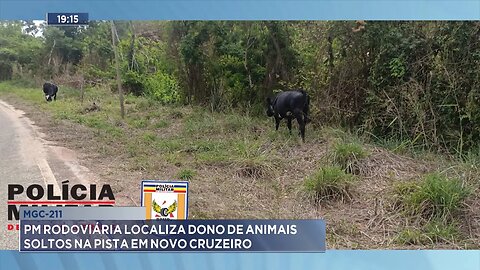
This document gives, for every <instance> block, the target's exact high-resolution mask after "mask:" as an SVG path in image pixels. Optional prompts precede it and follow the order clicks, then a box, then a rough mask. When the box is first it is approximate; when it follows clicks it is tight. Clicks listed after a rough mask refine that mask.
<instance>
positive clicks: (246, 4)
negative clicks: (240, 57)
mask: <svg viewBox="0 0 480 270" xmlns="http://www.w3.org/2000/svg"><path fill="white" fill-rule="evenodd" d="M25 7H28V8H25ZM48 12H86V13H88V14H89V19H90V20H358V19H363V20H479V19H480V1H478V0H459V1H455V0H418V1H413V0H396V1H393V0H383V1H382V0H376V1H372V0H367V1H360V0H337V1H334V0H299V1H292V0H290V1H287V0H256V1H254V0H210V1H206V0H187V1H185V0H183V1H181V0H180V1H178V0H177V1H173V0H160V1H151V0H140V1H135V0H132V1H126V0H83V1H71V0H70V1H42V0H35V1H34V0H30V1H23V0H0V20H19V19H23V20H44V19H45V14H46V13H48Z"/></svg>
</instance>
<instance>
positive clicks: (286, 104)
mask: <svg viewBox="0 0 480 270" xmlns="http://www.w3.org/2000/svg"><path fill="white" fill-rule="evenodd" d="M309 107H310V97H309V96H308V94H307V93H306V92H305V91H304V90H293V91H285V92H281V93H279V94H278V95H277V96H276V97H275V98H274V99H273V100H272V99H271V98H267V116H268V117H272V116H273V117H274V118H275V129H276V130H278V126H279V125H280V120H282V119H283V118H285V119H287V126H288V130H289V131H290V134H291V133H292V120H293V119H294V118H295V119H297V122H298V126H299V129H300V135H301V136H302V141H303V142H305V125H306V124H307V123H308V122H310V121H311V120H310V118H308V113H309Z"/></svg>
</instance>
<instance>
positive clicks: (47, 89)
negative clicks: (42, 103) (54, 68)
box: [43, 82, 58, 101]
mask: <svg viewBox="0 0 480 270" xmlns="http://www.w3.org/2000/svg"><path fill="white" fill-rule="evenodd" d="M57 92H58V86H56V85H55V84H53V83H48V82H47V83H44V84H43V93H44V94H45V100H46V101H52V99H53V100H57Z"/></svg>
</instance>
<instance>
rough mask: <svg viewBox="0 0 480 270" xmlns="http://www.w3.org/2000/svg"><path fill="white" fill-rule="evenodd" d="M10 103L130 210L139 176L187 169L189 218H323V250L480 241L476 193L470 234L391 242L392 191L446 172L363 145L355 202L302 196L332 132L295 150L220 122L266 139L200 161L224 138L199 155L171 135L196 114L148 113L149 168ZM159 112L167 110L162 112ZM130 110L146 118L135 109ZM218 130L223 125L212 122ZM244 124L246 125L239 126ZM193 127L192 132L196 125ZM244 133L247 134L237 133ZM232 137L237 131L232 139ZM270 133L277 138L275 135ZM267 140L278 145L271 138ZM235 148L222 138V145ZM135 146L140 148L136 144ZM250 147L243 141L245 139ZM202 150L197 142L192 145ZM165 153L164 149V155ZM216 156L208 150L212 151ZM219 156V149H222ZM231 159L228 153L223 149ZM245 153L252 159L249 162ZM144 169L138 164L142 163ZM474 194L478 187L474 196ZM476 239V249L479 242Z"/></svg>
mask: <svg viewBox="0 0 480 270" xmlns="http://www.w3.org/2000/svg"><path fill="white" fill-rule="evenodd" d="M9 102H10V103H12V104H13V105H15V106H18V107H20V108H21V109H22V110H24V111H26V112H27V116H28V117H30V118H32V120H34V121H35V122H36V124H37V125H38V126H40V127H42V130H43V132H44V133H46V134H47V135H48V137H50V138H54V139H55V141H57V142H58V143H59V144H60V145H63V146H66V147H69V148H71V149H74V150H76V151H77V152H79V153H81V160H83V163H84V165H85V166H86V167H88V168H90V169H91V170H92V171H95V172H96V173H98V174H99V175H100V176H101V177H102V179H103V181H105V182H108V183H110V184H112V186H113V187H114V189H115V192H116V193H115V195H116V197H117V198H122V199H121V203H120V205H122V204H123V205H136V204H139V202H140V198H139V196H140V192H139V186H140V181H141V180H142V179H175V178H176V176H177V174H178V173H179V171H180V170H181V169H182V168H183V166H189V167H191V168H192V169H194V170H195V172H196V174H195V177H193V178H192V179H191V180H190V192H191V193H190V194H189V196H190V197H189V202H190V205H189V210H190V213H189V218H192V219H205V218H209V219H220V218H230V219H240V218H251V219H307V218H323V219H325V220H326V222H327V247H328V248H329V249H417V248H433V249H451V248H466V247H467V248H472V247H475V244H472V245H470V243H477V244H476V247H477V248H478V243H479V241H478V240H479V239H480V222H479V220H480V210H479V209H480V198H479V197H478V195H476V196H475V197H473V198H470V199H469V200H468V205H469V208H468V209H469V210H468V213H467V214H466V215H465V220H464V225H463V227H462V228H461V230H462V231H463V232H465V233H466V234H467V239H466V240H465V241H464V242H462V243H453V244H452V243H450V244H449V243H434V244H421V245H401V244H398V243H396V242H395V238H396V237H397V235H398V234H399V232H400V231H401V230H402V228H403V227H404V226H415V224H407V221H406V219H405V218H404V217H403V216H402V215H401V214H400V213H398V212H395V211H393V210H392V207H391V198H390V194H391V193H390V192H391V189H392V187H393V185H394V184H395V183H397V182H399V181H405V180H412V179H416V178H418V177H419V176H421V175H423V174H425V173H428V172H431V171H434V170H437V169H438V168H439V167H441V166H444V165H443V164H442V165H439V164H437V163H432V162H429V161H422V160H418V159H413V158H410V157H406V156H401V155H397V154H393V153H391V152H389V151H387V150H385V149H382V148H379V147H375V146H369V145H365V147H366V149H367V150H368V151H369V153H370V154H369V155H368V157H366V158H364V159H362V160H361V162H360V163H359V164H358V166H359V167H360V171H361V173H360V174H359V180H358V184H356V185H355V187H354V190H353V195H352V198H351V202H348V203H343V202H338V201H326V202H325V203H322V204H315V203H312V202H311V201H310V200H309V199H308V198H307V197H306V196H304V193H303V190H302V186H303V182H304V179H305V178H306V177H308V176H309V175H310V174H311V173H312V172H313V171H314V170H316V169H318V168H319V167H321V166H323V165H325V164H327V162H328V155H329V153H330V152H331V151H332V145H333V143H334V142H335V141H337V140H335V139H332V136H334V135H332V134H330V133H329V134H327V135H325V133H323V131H322V130H321V129H313V128H312V127H307V142H306V143H304V144H303V143H301V142H300V140H299V138H297V137H296V136H295V135H293V136H291V137H290V136H288V135H285V134H283V133H282V131H280V132H279V133H280V135H278V134H276V133H274V132H273V131H272V129H273V126H260V125H258V126H254V127H255V128H252V127H248V129H242V128H243V127H242V125H241V123H240V124H234V125H225V126H224V128H225V129H224V131H225V130H227V131H228V129H233V130H236V134H238V136H240V137H241V136H243V134H246V135H245V136H250V135H248V134H252V133H253V134H255V135H254V136H253V135H252V137H251V138H252V139H255V138H267V139H265V140H263V141H262V143H261V144H258V145H255V149H253V150H255V151H254V152H252V149H248V148H247V149H245V157H243V158H236V159H232V160H215V159H212V160H208V162H207V161H205V160H202V159H199V155H200V154H202V152H201V151H207V152H206V153H212V154H211V155H212V156H213V157H218V155H219V154H221V153H222V152H219V154H217V152H215V151H217V150H215V149H213V150H212V149H209V148H208V147H216V145H217V144H216V143H217V141H218V140H224V139H227V138H226V136H229V135H228V133H218V134H213V133H212V134H201V133H198V132H197V133H192V140H193V139H201V138H203V137H208V138H209V139H208V140H205V141H204V143H205V146H203V147H205V148H206V150H205V149H203V148H201V147H186V145H188V143H190V142H188V141H183V140H179V141H178V145H177V144H176V143H177V142H176V141H175V140H173V139H172V138H176V137H175V136H178V134H181V133H182V132H185V129H186V126H185V123H186V121H187V119H188V117H189V116H190V115H191V114H192V113H193V111H192V109H189V108H179V109H175V110H172V111H171V113H170V116H171V119H172V121H170V122H168V126H167V127H160V125H158V126H159V127H155V124H156V123H158V122H159V121H160V120H161V116H159V115H153V116H151V117H150V120H149V122H148V130H149V131H150V132H153V133H154V134H155V135H156V139H155V141H153V142H152V143H151V145H146V147H144V148H141V149H135V151H138V152H135V153H137V155H139V156H140V158H141V157H142V155H145V156H148V158H147V159H146V160H145V164H144V165H145V166H143V167H142V166H140V167H139V166H137V165H138V164H137V161H136V160H135V159H133V158H130V157H129V153H128V151H127V146H126V145H125V143H124V142H125V141H120V140H118V141H117V140H115V139H112V138H108V137H104V136H103V135H102V134H101V133H99V132H98V131H97V130H96V129H95V128H87V127H85V126H83V125H81V124H76V123H72V122H71V121H66V120H52V119H53V118H52V117H51V114H50V113H49V112H45V111H39V110H38V109H37V108H35V107H31V106H30V104H28V103H25V102H23V101H20V100H19V99H18V98H13V97H10V98H9ZM165 112H168V110H166V111H165ZM132 113H135V114H137V117H139V118H142V117H145V115H144V114H143V113H142V110H141V109H137V110H136V112H135V110H134V107H132ZM218 121H219V122H218V124H222V121H224V119H220V120H218ZM239 121H240V122H241V121H243V120H239ZM120 126H121V128H122V129H123V130H124V132H125V135H124V136H126V137H127V138H136V137H139V136H141V135H140V134H143V132H144V130H143V129H142V128H140V129H135V128H132V127H131V126H129V124H127V123H123V124H122V125H120ZM192 128H198V127H196V126H193V127H192ZM242 132H243V133H242ZM232 134H233V133H232ZM272 134H275V136H273V135H272ZM269 136H273V138H274V139H268V138H269ZM231 142H234V140H232V141H226V142H225V143H226V145H228V146H229V147H232V149H233V148H234V147H235V146H234V145H231V144H228V143H231ZM136 143H137V142H136ZM158 143H169V144H168V146H169V147H170V150H168V151H166V150H164V152H161V151H160V150H158V149H159V148H155V145H156V144H158ZM246 143H248V142H246ZM196 146H198V145H196ZM160 149H163V148H160ZM208 151H213V152H208ZM219 151H220V150H219ZM227 153H228V152H227ZM250 155H251V156H250ZM140 164H141V163H140ZM476 194H478V190H477V191H476ZM475 241H476V242H475Z"/></svg>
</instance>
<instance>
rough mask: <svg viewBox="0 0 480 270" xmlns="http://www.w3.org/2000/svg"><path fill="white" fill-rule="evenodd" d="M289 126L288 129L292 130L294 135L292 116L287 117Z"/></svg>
mask: <svg viewBox="0 0 480 270" xmlns="http://www.w3.org/2000/svg"><path fill="white" fill-rule="evenodd" d="M287 127H288V130H289V131H290V135H292V118H291V117H289V118H287Z"/></svg>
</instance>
